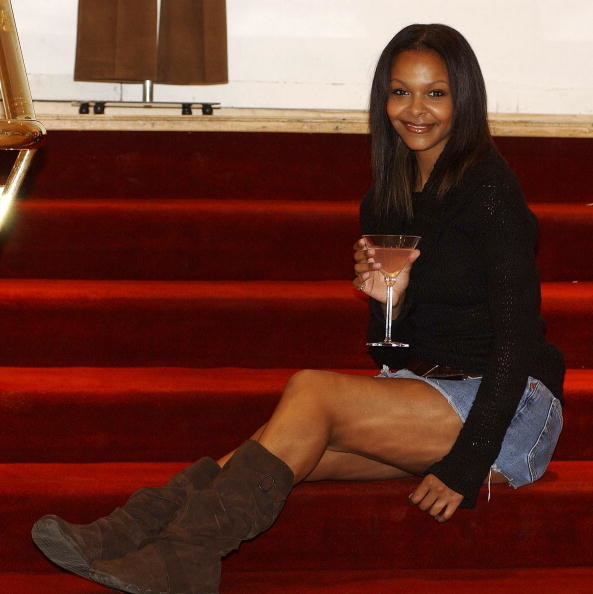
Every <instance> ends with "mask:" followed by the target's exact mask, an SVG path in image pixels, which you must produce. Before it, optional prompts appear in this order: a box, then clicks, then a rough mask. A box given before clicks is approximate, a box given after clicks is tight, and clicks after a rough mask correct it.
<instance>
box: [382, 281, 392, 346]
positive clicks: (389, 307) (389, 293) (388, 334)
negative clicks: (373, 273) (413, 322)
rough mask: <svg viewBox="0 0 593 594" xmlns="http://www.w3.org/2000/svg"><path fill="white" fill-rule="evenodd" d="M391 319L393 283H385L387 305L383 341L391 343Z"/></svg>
mask: <svg viewBox="0 0 593 594" xmlns="http://www.w3.org/2000/svg"><path fill="white" fill-rule="evenodd" d="M392 319H393V283H392V282H389V281H387V305H386V310H385V341H384V342H391V322H392Z"/></svg>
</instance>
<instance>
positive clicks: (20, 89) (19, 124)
mask: <svg viewBox="0 0 593 594" xmlns="http://www.w3.org/2000/svg"><path fill="white" fill-rule="evenodd" d="M0 88H1V91H2V107H3V109H4V114H3V116H4V117H3V119H0V150H18V155H17V157H16V160H15V162H14V165H13V166H12V169H11V171H10V173H9V174H8V177H7V178H6V183H5V184H4V186H0V228H1V227H2V225H3V224H4V221H5V220H6V216H7V215H8V213H9V211H10V208H11V206H12V204H13V202H14V200H15V198H16V196H17V194H18V191H19V189H20V187H21V184H22V183H23V180H24V179H25V175H26V173H27V170H28V169H29V165H30V164H31V161H32V159H33V155H34V154H35V151H36V150H37V146H38V145H39V143H40V142H41V141H42V140H43V138H44V136H45V128H44V127H43V125H42V124H40V123H39V122H38V121H37V120H36V119H35V110H34V109H33V101H32V100H31V91H30V90H29V81H28V80H27V73H26V71H25V64H24V62H23V55H22V53H21V46H20V44H19V37H18V33H17V30H16V24H15V22H14V15H13V12H12V5H11V2H10V0H0Z"/></svg>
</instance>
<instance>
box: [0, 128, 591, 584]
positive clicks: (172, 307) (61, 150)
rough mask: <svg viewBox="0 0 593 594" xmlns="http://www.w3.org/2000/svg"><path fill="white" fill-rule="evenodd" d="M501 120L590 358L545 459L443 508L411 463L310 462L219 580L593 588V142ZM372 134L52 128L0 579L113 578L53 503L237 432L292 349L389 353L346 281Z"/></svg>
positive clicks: (7, 449) (83, 507)
mask: <svg viewBox="0 0 593 594" xmlns="http://www.w3.org/2000/svg"><path fill="white" fill-rule="evenodd" d="M148 135H150V136H151V139H148ZM536 141H537V142H536ZM498 142H499V145H500V146H501V148H502V149H503V151H504V153H505V156H507V158H508V159H509V161H510V162H511V164H512V165H513V166H514V167H515V168H516V169H517V173H518V175H519V177H520V179H521V182H522V183H523V186H524V188H525V189H526V192H527V196H528V198H529V200H530V202H531V203H532V207H533V210H534V211H535V212H536V214H537V215H538V218H539V220H540V236H541V239H540V246H539V251H538V263H539V266H540V271H541V278H542V281H543V284H542V293H543V312H544V315H545V317H546V321H547V335H548V337H549V338H550V340H552V341H553V342H555V343H556V344H558V345H559V346H560V347H561V348H562V349H563V351H564V353H565V356H566V359H567V362H568V365H569V367H570V369H569V372H568V373H567V377H566V383H565V390H566V406H565V409H564V414H565V430H564V433H563V435H562V437H561V441H560V443H559V446H558V448H557V451H556V453H555V456H554V461H553V463H552V465H551V467H550V470H549V472H548V473H546V475H545V477H544V478H543V479H542V480H540V481H538V482H537V483H536V484H534V485H531V486H529V487H525V488H522V489H520V490H519V491H514V490H512V489H510V488H508V487H506V486H503V485H493V486H492V497H491V501H490V502H488V501H487V500H486V499H487V490H486V488H484V489H483V490H482V493H481V495H480V503H479V505H478V507H477V508H476V509H475V510H461V511H460V512H458V514H457V516H456V517H455V518H454V520H453V521H451V522H449V523H447V524H445V525H439V524H437V523H435V522H434V521H431V520H430V519H429V518H426V517H424V515H423V514H421V513H420V512H418V510H416V509H414V508H411V507H410V506H409V505H408V504H407V503H406V499H407V494H408V493H409V492H410V490H411V489H412V488H413V485H414V484H415V482H416V480H415V479H406V480H403V481H390V482H378V483H363V482H361V483H323V484H317V485H310V484H309V485H301V486H299V487H298V488H297V489H296V490H295V492H294V493H293V495H292V496H291V498H290V499H289V502H288V504H287V507H286V510H285V513H283V514H282V516H281V517H280V520H279V521H278V522H277V523H276V524H275V525H274V526H273V527H272V529H271V530H270V531H269V532H268V533H267V534H266V535H265V536H264V537H262V538H259V539H256V540H255V541H253V542H252V543H248V544H247V545H245V546H244V547H243V548H242V549H241V552H240V553H239V554H235V555H233V556H231V557H230V558H229V559H228V560H226V561H225V563H224V577H223V587H222V593H223V594H244V593H251V592H253V593H258V594H267V593H269V594H272V593H274V594H276V593H287V594H297V593H299V594H309V593H310V594H314V593H315V594H317V593H321V592H336V593H338V592H339V593H340V594H351V593H352V594H353V593H359V594H382V593H387V592H389V593H391V592H414V593H421V594H423V593H429V592H430V593H432V592H435V591H439V592H443V593H444V594H449V593H451V594H453V593H460V594H465V593H468V594H469V593H470V592H471V593H474V592H481V593H483V594H490V593H494V592H496V593H498V592H510V593H522V594H526V593H527V594H528V593H531V592H533V593H535V592H538V593H539V592H545V593H551V594H557V593H558V594H560V593H564V592H566V593H576V594H580V593H584V592H587V593H588V592H590V591H591V589H592V588H593V540H592V539H591V533H592V532H593V439H592V437H593V435H592V433H593V432H592V429H591V428H592V427H593V257H592V256H593V241H592V240H591V237H593V207H591V206H588V205H587V204H589V203H591V202H593V198H592V197H591V193H590V187H591V184H590V181H591V180H590V179H587V176H583V175H582V171H588V169H587V167H586V166H584V165H583V159H584V156H583V155H585V154H587V151H590V149H591V147H592V146H593V144H592V142H591V141H583V140H574V139H573V140H568V139H498ZM337 147H339V149H340V150H337ZM367 151H368V145H367V140H366V139H364V138H362V137H357V136H350V135H344V136H337V135H336V136H332V135H308V134H285V135H282V134H232V133H227V134H222V133H221V134H214V133H202V134H200V133H196V134H174V135H162V136H160V135H158V134H157V133H155V134H152V133H141V134H135V133H93V134H90V135H89V134H83V133H54V134H52V135H50V136H49V137H48V143H47V144H46V145H45V146H44V147H43V149H42V150H41V151H40V154H39V159H38V160H37V161H36V162H35V168H34V170H33V176H32V177H31V178H29V179H28V181H27V184H28V192H29V196H28V198H27V199H25V200H24V201H22V202H21V203H20V204H19V208H18V211H17V212H16V213H15V216H14V218H13V221H12V225H11V228H10V229H9V230H8V232H5V233H4V234H3V238H2V239H3V241H2V254H1V258H0V277H1V279H2V280H0V332H1V334H0V335H1V336H2V345H1V346H0V366H2V368H1V371H2V373H1V375H0V415H1V418H2V421H3V424H2V431H1V432H0V452H1V453H2V458H1V460H2V461H3V464H2V465H0V473H1V474H0V477H1V479H0V506H1V507H0V513H1V517H2V518H3V526H2V527H3V531H2V536H3V538H2V539H1V540H0V580H1V582H0V583H1V584H2V586H0V591H2V592H7V593H10V594H37V593H40V594H45V593H47V594H54V593H55V594H74V593H81V594H82V593H98V592H102V591H105V590H104V589H103V588H101V587H99V586H95V585H93V584H91V583H88V582H86V581H84V580H81V579H79V578H76V577H72V576H69V575H66V574H64V573H63V572H61V571H60V570H58V569H57V568H55V567H53V566H52V565H51V564H49V563H48V562H47V561H46V560H45V558H44V557H43V556H42V555H41V554H39V553H38V552H37V550H36V549H35V547H34V545H33V544H32V542H31V540H30V536H29V531H30V527H31V525H32V523H33V522H34V521H35V520H36V519H37V518H38V517H39V516H41V515H43V514H45V513H59V514H61V515H63V516H65V517H67V518H69V519H71V520H73V521H80V522H85V521H89V520H92V519H94V518H95V517H96V516H98V515H101V514H104V513H107V512H108V511H110V509H111V508H112V507H113V506H116V505H118V504H120V503H121V502H123V501H124V500H125V498H126V496H127V495H128V494H129V493H130V492H132V491H133V490H135V489H136V488H138V487H139V486H142V485H145V484H159V483H161V482H164V481H165V480H166V479H167V477H168V476H169V475H170V474H172V473H173V472H175V471H176V470H178V469H179V468H181V467H182V466H183V465H184V464H186V463H187V462H189V461H191V460H193V459H195V458H197V457H199V456H201V455H203V454H211V455H214V456H216V455H220V454H222V453H224V452H226V451H227V450H229V449H231V448H233V447H235V446H236V445H238V444H239V443H240V442H241V441H243V439H244V438H245V437H246V436H248V435H249V434H250V433H251V432H252V431H254V430H255V429H256V428H257V427H258V426H259V425H260V424H261V423H263V422H264V421H265V420H266V418H267V416H268V415H269V413H270V411H271V410H272V409H273V406H274V403H275V401H276V400H277V398H278V395H279V394H280V392H281V390H282V387H283V385H284V383H285V381H286V380H287V378H288V377H290V374H291V373H292V371H293V370H294V369H297V368H300V367H318V368H330V369H342V370H348V371H349V372H350V373H362V374H369V375H370V374H373V373H374V372H375V371H374V369H373V367H372V364H371V362H370V359H369V358H368V356H367V355H366V353H365V352H364V346H363V343H364V330H365V323H366V303H365V301H364V298H363V296H362V295H361V294H357V293H355V292H354V291H353V289H352V288H351V286H350V283H349V279H350V276H351V259H350V253H351V245H352V243H353V242H354V240H355V239H356V237H357V233H358V231H357V221H356V208H357V207H356V200H357V198H358V197H359V196H360V193H361V192H363V191H364V189H365V187H366V185H367V184H368V171H367V154H366V153H367ZM589 154H590V153H589ZM295 157H296V158H295ZM575 163H577V164H578V163H580V166H581V167H580V169H579V175H578V176H576V175H574V176H571V175H570V172H571V171H572V169H571V168H574V167H576V165H575ZM558 172H563V176H559V175H558ZM589 177H590V176H589ZM336 337H338V340H336Z"/></svg>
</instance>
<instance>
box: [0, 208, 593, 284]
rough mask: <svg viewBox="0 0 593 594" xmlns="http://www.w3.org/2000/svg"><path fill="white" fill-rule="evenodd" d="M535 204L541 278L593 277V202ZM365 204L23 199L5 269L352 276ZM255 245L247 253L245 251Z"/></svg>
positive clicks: (88, 275)
mask: <svg viewBox="0 0 593 594" xmlns="http://www.w3.org/2000/svg"><path fill="white" fill-rule="evenodd" d="M532 207H533V209H534V211H535V212H536V214H537V215H538V218H539V223H540V242H539V250H538V266H539V269H540V275H541V279H542V280H543V281H555V280H564V281H572V280H581V281H582V280H593V266H591V260H592V258H593V253H592V250H591V237H592V236H593V207H588V208H587V207H585V206H584V205H573V207H572V209H571V208H570V205H567V207H566V210H562V211H556V210H553V209H550V208H549V207H548V205H538V204H534V205H532ZM357 210H358V207H357V205H356V204H355V203H344V202H341V203H338V204H336V205H332V204H331V203H325V204H323V203H318V202H315V203H313V204H312V205H311V206H310V208H306V205H305V206H304V205H303V204H302V203H295V202H292V203H290V202H289V203H283V202H282V201H278V202H268V201H265V202H263V203H257V202H256V203H255V204H253V203H247V202H244V203H241V202H238V201H226V202H225V201H222V202H220V201H219V202H212V201H199V200H197V201H185V202H180V201H171V203H170V204H163V203H152V204H151V203H150V202H149V201H144V202H140V201H128V202H126V201H120V202H116V201H115V202H108V201H99V202H95V203H93V202H92V201H91V202H88V201H86V202H85V201H74V202H67V201H58V202H57V203H55V204H54V203H52V202H41V201H33V202H23V203H22V204H21V205H20V207H19V212H18V214H17V216H16V219H15V221H14V226H13V227H12V229H11V231H10V233H9V235H8V237H7V241H6V244H5V246H4V248H3V252H2V257H1V258H0V277H4V278H10V277H13V278H36V277H38V278H81V279H139V280H329V279H349V278H350V277H351V276H352V275H353V272H352V258H351V247H352V244H353V243H354V241H355V239H356V238H357V237H358V235H359V225H358V221H357ZM303 238H309V239H307V240H306V241H305V240H304V239H303ZM311 238H314V239H313V240H312V239H311ZM567 244H569V245H570V246H571V251H570V257H568V258H567V257H566V245H567ZM246 251H248V252H249V256H248V257H241V258H237V254H241V255H244V254H245V253H246Z"/></svg>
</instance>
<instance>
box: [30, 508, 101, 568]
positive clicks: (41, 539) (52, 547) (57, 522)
mask: <svg viewBox="0 0 593 594" xmlns="http://www.w3.org/2000/svg"><path fill="white" fill-rule="evenodd" d="M31 537H32V538H33V542H34V543H35V544H36V545H37V547H38V548H39V549H40V550H41V552H42V553H43V554H44V555H45V556H46V557H47V558H48V559H49V560H50V561H52V562H53V563H55V564H56V565H59V566H60V567H62V568H63V569H66V570H67V571H70V572H72V573H75V574H77V575H80V576H82V577H85V578H88V576H89V569H90V560H89V559H88V558H87V557H86V556H85V555H84V554H83V553H82V551H81V549H80V547H79V544H78V543H77V541H76V539H74V538H73V537H72V534H71V530H70V524H68V522H66V521H64V520H62V518H60V517H58V516H53V515H51V516H44V517H43V518H41V519H40V520H38V521H37V522H36V523H35V525H34V526H33V529H32V530H31Z"/></svg>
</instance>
